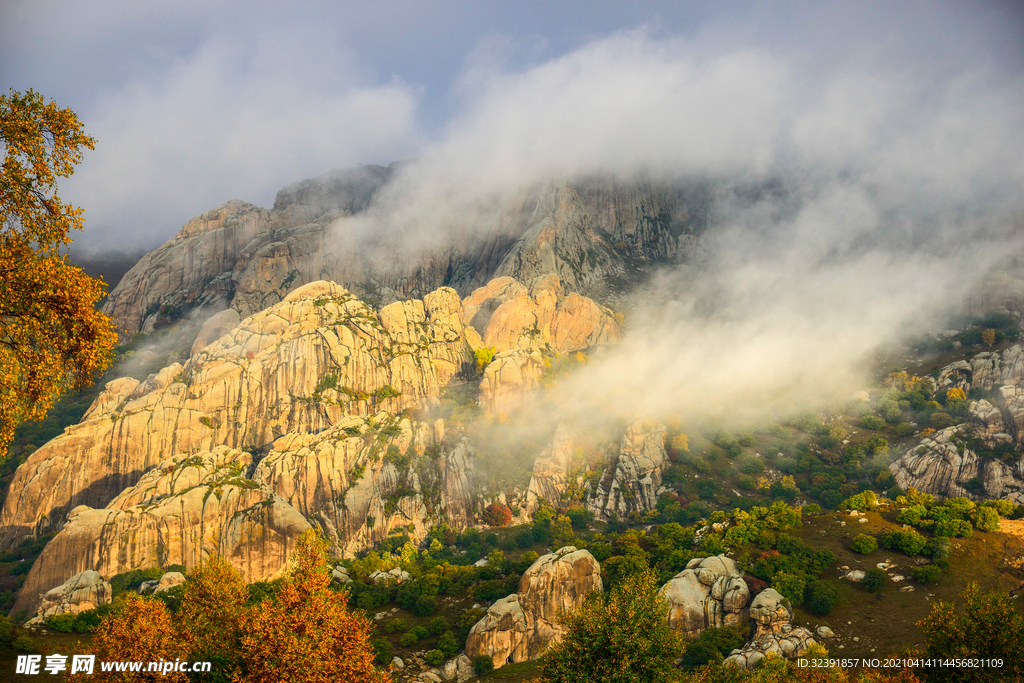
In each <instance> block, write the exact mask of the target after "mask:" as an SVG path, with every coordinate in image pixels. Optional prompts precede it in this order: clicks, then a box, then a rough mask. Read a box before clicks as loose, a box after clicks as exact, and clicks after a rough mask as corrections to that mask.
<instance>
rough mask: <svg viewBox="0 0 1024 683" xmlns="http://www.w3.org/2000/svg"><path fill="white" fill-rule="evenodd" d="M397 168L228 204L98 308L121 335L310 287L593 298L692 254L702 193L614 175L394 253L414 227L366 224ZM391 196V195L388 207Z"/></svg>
mask: <svg viewBox="0 0 1024 683" xmlns="http://www.w3.org/2000/svg"><path fill="white" fill-rule="evenodd" d="M401 172H402V166H401V165H399V164H392V165H391V166H388V167H386V168H385V167H381V166H362V167H359V168H355V169H349V170H345V171H333V172H331V173H328V174H326V175H324V176H321V177H319V178H314V179H311V180H305V181H302V182H299V183H295V184H293V185H289V186H288V187H286V188H284V189H282V190H281V191H280V192H279V193H278V195H277V199H276V200H275V202H274V207H273V208H272V209H269V210H268V209H263V208H260V207H257V206H253V205H252V204H247V203H245V202H242V201H239V200H232V201H230V202H228V203H226V204H224V205H222V206H220V207H217V208H215V209H213V210H211V211H209V212H207V213H205V214H203V215H201V216H198V217H196V218H193V219H192V220H190V221H188V222H187V223H186V224H185V225H184V226H183V227H182V229H181V230H180V231H179V232H178V234H177V235H176V236H175V237H174V238H173V239H171V240H170V241H168V242H167V243H166V244H164V245H163V246H161V247H160V248H158V249H156V250H155V251H153V252H152V253H150V254H147V255H146V256H145V257H143V258H142V259H141V260H140V261H139V262H138V263H137V264H136V265H135V267H133V268H132V269H131V270H130V271H129V272H128V273H127V274H125V276H124V277H123V279H122V280H121V281H120V282H119V284H118V286H117V287H116V288H115V289H114V290H113V291H112V292H110V295H109V297H108V299H107V301H106V303H105V305H104V308H103V310H104V312H106V313H108V314H109V315H111V316H113V317H114V319H115V321H116V323H117V324H118V326H119V327H121V328H124V329H126V330H127V331H128V332H129V333H136V332H144V333H148V332H152V331H153V330H155V329H158V328H160V327H163V326H166V325H168V324H170V323H173V322H174V321H176V320H178V319H180V318H181V317H183V316H184V315H186V314H187V313H189V312H190V311H192V310H193V309H196V308H209V309H211V310H220V309H224V308H226V307H229V306H230V307H231V308H234V309H235V310H237V311H238V312H239V313H240V314H241V315H242V316H246V315H250V314H252V313H255V312H257V311H260V310H263V309H264V308H266V307H268V306H271V305H273V304H276V303H278V302H280V301H282V300H283V299H284V297H285V296H286V295H287V294H288V292H290V291H292V290H294V289H296V288H298V287H300V286H302V285H304V284H307V283H309V282H314V281H318V280H331V281H334V282H339V283H342V284H343V285H344V286H345V287H346V288H347V289H349V290H350V291H352V292H353V293H355V294H357V295H359V296H361V297H363V298H364V299H366V300H367V301H369V302H371V303H377V304H380V303H385V304H386V303H389V302H390V301H393V300H395V299H401V298H409V297H413V298H417V297H422V296H424V295H425V294H427V293H429V292H431V291H433V290H435V289H437V288H438V287H442V286H448V287H452V288H454V289H455V290H456V291H458V292H459V293H460V294H461V295H463V296H465V295H468V294H469V293H470V292H471V291H472V290H473V289H475V288H477V287H480V286H483V285H484V284H486V283H487V282H489V281H490V280H492V279H494V278H496V277H501V276H508V277H513V278H515V279H517V280H519V281H520V282H528V281H530V280H532V279H533V278H535V277H537V276H539V275H545V274H555V275H557V276H558V277H559V279H560V280H561V283H562V285H563V286H564V287H565V288H566V289H567V290H570V291H579V292H583V293H588V294H590V295H592V296H599V295H600V294H601V292H602V291H603V290H604V289H605V288H606V287H607V285H608V283H609V280H614V279H615V278H623V277H627V278H628V277H631V276H635V272H636V270H637V267H638V266H643V265H645V264H652V263H656V262H663V261H670V262H674V261H680V260H685V259H686V258H688V257H690V256H692V255H694V254H695V253H697V241H698V237H699V235H700V233H701V232H702V231H703V229H704V228H705V227H706V225H707V221H708V206H709V203H710V197H711V190H710V189H708V186H707V185H706V184H694V185H693V186H692V187H690V188H689V189H680V188H679V187H675V186H672V185H669V184H665V183H657V182H653V181H650V180H644V179H635V180H631V181H622V180H619V179H616V178H614V177H610V176H607V177H601V178H592V179H589V180H585V181H579V182H564V183H547V184H543V185H540V186H537V187H533V188H531V189H529V190H527V191H524V192H522V193H520V194H518V195H516V196H514V197H512V198H510V199H505V200H502V202H500V203H498V204H496V205H495V206H493V207H491V208H490V209H487V210H486V211H484V212H482V213H480V214H479V215H478V216H475V217H474V218H473V220H474V221H478V222H479V225H474V226H473V229H472V230H470V231H469V232H468V234H466V233H462V232H459V233H452V234H450V235H446V236H442V237H439V238H438V241H437V242H435V243H431V244H429V245H428V246H427V247H425V248H422V249H417V250H415V251H414V252H413V251H409V250H408V249H406V246H405V245H406V243H407V242H409V241H410V231H414V230H416V229H417V226H410V225H405V224H402V223H400V222H397V223H396V222H395V221H380V222H378V223H374V229H372V230H365V231H359V230H356V229H354V228H352V227H351V225H350V224H349V223H346V220H347V219H353V218H366V219H367V220H375V217H379V214H380V212H381V211H384V210H385V209H384V208H382V207H381V206H378V202H379V203H384V199H382V196H383V195H384V194H385V193H386V192H387V191H388V190H389V189H390V187H391V184H393V183H395V182H397V181H396V178H397V177H398V176H399V174H400V173H401ZM389 201H390V200H389Z"/></svg>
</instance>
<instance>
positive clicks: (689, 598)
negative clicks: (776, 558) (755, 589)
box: [659, 555, 750, 639]
mask: <svg viewBox="0 0 1024 683" xmlns="http://www.w3.org/2000/svg"><path fill="white" fill-rule="evenodd" d="M659 592H660V593H661V595H662V596H663V597H664V598H665V600H666V601H667V602H668V604H669V613H668V623H669V625H671V626H672V628H675V629H677V630H678V631H680V632H682V634H683V635H684V636H685V637H687V638H691V639H693V638H696V637H697V636H699V635H700V632H701V631H703V630H704V629H707V628H721V627H723V626H735V625H738V624H741V623H742V622H743V621H745V620H746V618H747V607H748V605H749V604H750V589H749V588H748V587H747V584H746V582H745V581H744V580H743V575H742V574H741V573H740V570H739V567H737V566H736V563H735V562H734V561H733V560H731V559H729V558H728V557H726V556H725V555H718V556H717V557H705V558H695V559H693V560H690V562H689V563H687V565H686V569H684V570H683V571H681V572H679V573H678V574H676V575H675V576H674V577H672V579H671V580H670V581H669V582H668V583H666V584H665V585H664V586H662V587H661V589H660V591H659Z"/></svg>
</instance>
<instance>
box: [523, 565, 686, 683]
mask: <svg viewBox="0 0 1024 683" xmlns="http://www.w3.org/2000/svg"><path fill="white" fill-rule="evenodd" d="M657 588H658V577H657V575H656V574H654V573H653V572H644V573H642V574H639V575H635V576H631V577H629V578H627V579H626V580H625V582H623V583H622V585H620V586H617V587H615V588H613V589H612V590H611V591H609V592H607V593H591V594H590V595H588V596H587V599H586V601H585V602H584V603H583V605H581V606H580V607H578V608H577V609H575V610H573V611H572V612H569V613H568V614H565V615H563V616H562V617H561V624H562V626H564V627H565V628H566V633H565V636H564V637H563V639H562V641H561V642H559V643H557V644H556V645H554V646H553V647H552V648H551V649H550V650H548V651H547V653H546V654H545V655H544V657H543V659H542V663H541V671H542V674H543V678H544V680H545V681H547V682H548V683H584V682H587V683H589V682H594V683H598V682H600V683H640V682H641V681H642V682H643V683H658V682H660V681H671V680H674V677H675V667H674V662H675V659H676V657H678V656H679V654H680V653H681V651H682V639H681V637H680V635H679V634H678V633H677V632H676V631H675V630H674V629H673V628H672V627H671V626H669V625H668V604H667V603H666V602H665V600H664V599H663V598H662V597H661V596H660V595H659V594H658V593H657Z"/></svg>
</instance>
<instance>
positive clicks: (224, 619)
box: [177, 555, 249, 683]
mask: <svg viewBox="0 0 1024 683" xmlns="http://www.w3.org/2000/svg"><path fill="white" fill-rule="evenodd" d="M248 600H249V589H248V587H247V586H246V584H245V580H244V579H243V578H242V575H241V574H240V573H239V572H238V570H236V569H235V568H234V567H232V566H231V565H230V564H229V563H228V561H227V560H225V559H224V558H222V557H221V556H220V555H211V556H210V557H209V558H207V559H206V561H204V562H203V563H202V564H201V565H199V566H198V567H196V568H195V569H193V570H192V572H191V573H190V574H189V575H188V581H187V582H186V583H185V591H184V594H183V595H182V599H181V607H180V608H179V609H178V613H177V623H178V624H179V630H180V632H181V636H182V640H183V642H184V644H185V646H186V647H187V648H188V650H189V652H190V655H189V658H190V659H191V660H192V661H201V662H210V663H211V668H210V672H209V673H207V674H204V676H205V677H204V679H203V680H206V681H210V682H211V683H213V682H216V681H227V680H229V675H230V674H231V673H232V672H235V671H237V670H238V669H239V667H240V666H241V660H240V657H241V653H240V647H239V642H240V638H241V632H242V623H243V621H244V619H245V615H246V610H247V604H246V603H247V602H248Z"/></svg>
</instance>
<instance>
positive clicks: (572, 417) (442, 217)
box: [335, 31, 1024, 438]
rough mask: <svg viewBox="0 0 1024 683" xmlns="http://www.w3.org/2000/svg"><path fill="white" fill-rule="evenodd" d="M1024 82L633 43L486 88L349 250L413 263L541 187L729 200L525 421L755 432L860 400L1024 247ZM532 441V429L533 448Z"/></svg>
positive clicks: (396, 186)
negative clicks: (697, 187) (647, 190)
mask: <svg viewBox="0 0 1024 683" xmlns="http://www.w3.org/2000/svg"><path fill="white" fill-rule="evenodd" d="M1022 123H1024V87H1022V82H1021V80H1020V79H1018V78H1016V77H1009V76H1006V75H1005V74H1000V73H999V72H997V71H995V70H991V69H987V68H986V65H984V64H974V65H971V66H970V68H964V69H963V70H961V71H959V72H956V73H950V72H948V71H939V70H935V71H933V70H930V69H929V67H928V65H927V64H924V63H906V62H901V63H899V64H897V65H893V66H891V67H888V66H886V64H885V63H884V61H882V62H878V61H875V62H870V61H863V60H862V61H860V62H858V63H852V64H841V65H835V66H833V67H832V68H830V69H828V70H827V72H823V70H821V69H814V68H811V66H810V65H809V64H807V63H806V61H802V60H801V59H799V58H798V57H795V56H793V55H792V54H789V55H785V54H782V53H773V52H770V51H763V50H761V51H755V50H739V51H734V52H728V53H722V54H715V53H713V52H712V53H705V52H700V51H698V50H697V49H696V48H694V47H693V46H692V45H690V44H688V43H686V42H685V41H682V40H676V39H658V38H655V37H652V36H651V35H650V34H649V33H647V32H645V31H635V32H629V33H623V34H620V35H616V36H612V37H610V38H607V39H604V40H599V41H596V42H594V43H592V44H590V45H587V46H586V47H584V48H582V49H580V50H578V51H576V52H573V53H571V54H568V55H566V56H564V57H562V58H560V59H557V60H553V61H551V62H548V63H545V64H541V65H538V66H536V67H533V68H531V69H527V70H524V71H520V72H515V73H501V74H491V77H490V79H489V80H488V81H487V83H486V85H484V86H481V87H480V88H478V89H477V91H476V95H475V98H474V99H472V101H470V102H468V103H467V107H466V110H465V112H464V113H463V115H462V116H461V117H460V118H459V119H458V120H457V121H456V122H455V123H454V124H453V125H452V127H451V130H450V131H449V133H448V135H447V136H446V137H445V138H444V139H443V140H441V141H440V142H438V143H436V144H434V145H433V146H431V147H429V148H428V149H427V150H426V151H425V153H424V154H423V156H422V157H421V158H420V159H419V160H418V161H416V162H414V163H411V164H409V165H407V166H406V167H405V168H404V170H403V172H402V173H401V175H399V177H398V178H397V179H396V180H394V181H393V182H392V183H390V184H389V185H388V186H386V187H385V188H384V190H383V191H382V194H381V196H380V197H379V198H378V199H377V201H376V202H375V204H374V206H373V207H372V208H371V210H370V211H368V212H367V213H366V214H365V215H362V216H360V217H358V218H355V219H346V220H344V221H339V223H338V224H337V225H336V226H335V229H336V230H337V231H338V232H339V233H344V234H345V236H346V237H347V238H351V237H352V236H353V235H360V234H362V235H367V234H374V235H380V234H391V235H401V236H402V241H401V248H402V249H404V250H406V251H408V252H409V253H416V252H418V251H423V250H430V249H433V248H436V247H437V246H438V245H439V244H442V243H452V242H453V241H457V240H459V239H460V238H464V237H465V236H468V235H470V234H472V233H473V231H480V230H493V229H495V225H499V227H500V223H501V220H502V216H503V209H504V207H507V206H508V205H510V204H514V203H515V201H516V197H519V196H521V195H522V194H523V193H524V192H527V191H528V190H529V189H530V188H535V187H537V186H539V185H543V184H552V183H554V184H559V183H566V182H571V181H574V180H578V179H581V178H586V177H588V176H594V175H601V174H604V175H608V174H610V175H613V176H615V177H618V178H622V179H629V178H633V177H636V176H638V175H640V176H643V177H645V178H653V179H655V180H656V181H657V182H660V183H664V184H666V185H670V186H671V185H677V186H678V185H680V184H685V183H687V182H691V183H692V182H694V181H695V180H700V181H702V182H706V183H709V184H710V186H711V187H712V188H713V194H714V197H715V200H714V202H713V204H712V217H711V221H710V227H709V228H708V229H707V230H706V231H705V232H704V234H703V235H701V237H700V254H701V257H700V258H697V259H691V260H690V262H689V263H684V264H680V265H671V264H665V265H662V266H660V267H659V268H658V269H657V272H656V274H655V275H654V276H652V277H651V278H650V279H649V280H648V281H647V282H646V284H645V285H643V286H642V287H641V288H640V289H639V290H638V291H637V292H636V293H635V294H634V295H633V296H632V297H630V298H629V299H627V300H626V301H625V304H624V307H625V308H626V309H628V310H625V311H624V312H625V313H626V316H627V320H628V325H627V330H626V333H625V335H624V338H623V339H622V341H621V343H619V344H618V345H616V346H614V347H612V348H608V349H605V350H603V351H602V352H601V353H598V354H597V355H596V356H595V357H594V358H593V359H592V361H591V362H590V363H588V364H587V365H586V366H584V367H581V368H580V369H579V371H578V372H576V373H574V375H573V376H572V377H571V378H570V379H568V380H566V381H563V382H561V383H559V385H558V388H557V390H555V391H553V392H549V393H548V395H547V396H546V398H545V400H544V404H543V406H542V407H540V408H539V409H537V410H528V411H526V415H525V416H524V417H523V418H522V420H521V423H522V425H523V429H524V431H525V432H529V433H530V434H531V435H532V434H536V433H538V432H539V431H545V430H550V429H552V428H553V425H554V422H555V421H557V420H567V421H569V422H571V423H574V424H575V429H576V430H577V431H579V432H583V431H586V430H588V429H593V428H594V427H595V426H598V425H604V424H608V423H610V422H620V421H622V420H627V419H629V418H630V417H632V416H635V415H643V416H646V417H649V418H652V419H668V418H670V417H674V418H681V419H683V420H684V421H696V420H705V419H707V418H714V419H715V420H717V421H719V422H726V423H736V424H739V423H750V422H751V421H755V422H756V421H759V420H763V419H766V418H770V417H772V418H778V417H784V416H786V415H791V414H793V413H795V412H799V411H805V410H808V409H812V408H814V407H816V406H820V405H822V404H824V403H826V402H829V401H834V400H836V399H841V398H842V397H845V396H846V395H848V394H849V393H850V392H851V391H854V390H856V389H859V388H861V386H863V384H864V383H865V382H866V381H867V379H868V377H867V373H868V372H869V370H870V365H871V362H870V359H871V355H872V354H873V353H874V352H876V351H877V350H878V349H879V348H881V347H883V346H888V345H892V344H894V343H897V342H899V341H900V340H901V339H903V338H905V337H906V336H907V335H910V334H918V333H921V332H925V331H929V330H935V329H937V328H938V327H939V326H940V325H942V324H943V323H944V321H945V320H946V318H947V316H949V315H950V314H951V313H955V312H958V311H960V310H961V309H962V304H963V302H964V300H965V299H966V298H967V297H968V296H969V295H970V294H972V293H973V292H974V291H975V290H976V288H977V287H978V286H979V284H980V282H981V279H982V278H983V277H984V276H985V274H986V273H988V272H990V271H991V270H992V269H993V268H995V267H998V265H999V264H1000V262H1001V260H1002V259H1005V258H1007V257H1008V256H1009V255H1011V254H1013V253H1015V252H1016V251H1017V250H1019V248H1020V246H1021V241H1020V239H1021V238H1020V234H1019V227H1020V220H1021V215H1022V213H1021V210H1022V208H1024V204H1022V193H1021V188H1022V186H1024V185H1022V183H1024V143H1022V141H1021V138H1020V136H1019V134H1018V133H1019V130H1021V124H1022ZM531 438H532V437H531Z"/></svg>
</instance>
